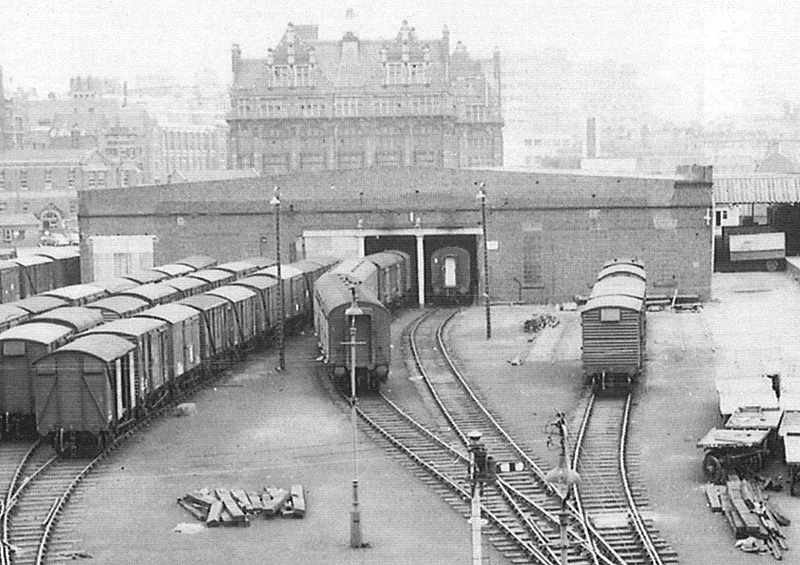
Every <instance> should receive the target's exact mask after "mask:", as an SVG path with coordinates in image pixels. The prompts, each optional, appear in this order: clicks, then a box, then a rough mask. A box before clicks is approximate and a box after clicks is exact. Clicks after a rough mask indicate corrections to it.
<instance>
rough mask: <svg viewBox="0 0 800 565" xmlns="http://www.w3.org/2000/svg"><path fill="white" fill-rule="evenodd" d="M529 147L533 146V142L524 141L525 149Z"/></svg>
mask: <svg viewBox="0 0 800 565" xmlns="http://www.w3.org/2000/svg"><path fill="white" fill-rule="evenodd" d="M531 145H533V140H532V139H526V140H525V147H530V146H531Z"/></svg>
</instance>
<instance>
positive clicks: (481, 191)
mask: <svg viewBox="0 0 800 565" xmlns="http://www.w3.org/2000/svg"><path fill="white" fill-rule="evenodd" d="M475 184H477V185H478V187H479V190H478V195H477V196H476V198H477V199H479V200H480V201H481V229H482V230H483V297H484V300H485V302H486V339H491V338H492V311H491V306H490V304H489V246H488V241H487V240H486V183H483V182H481V183H477V182H476V183H475Z"/></svg>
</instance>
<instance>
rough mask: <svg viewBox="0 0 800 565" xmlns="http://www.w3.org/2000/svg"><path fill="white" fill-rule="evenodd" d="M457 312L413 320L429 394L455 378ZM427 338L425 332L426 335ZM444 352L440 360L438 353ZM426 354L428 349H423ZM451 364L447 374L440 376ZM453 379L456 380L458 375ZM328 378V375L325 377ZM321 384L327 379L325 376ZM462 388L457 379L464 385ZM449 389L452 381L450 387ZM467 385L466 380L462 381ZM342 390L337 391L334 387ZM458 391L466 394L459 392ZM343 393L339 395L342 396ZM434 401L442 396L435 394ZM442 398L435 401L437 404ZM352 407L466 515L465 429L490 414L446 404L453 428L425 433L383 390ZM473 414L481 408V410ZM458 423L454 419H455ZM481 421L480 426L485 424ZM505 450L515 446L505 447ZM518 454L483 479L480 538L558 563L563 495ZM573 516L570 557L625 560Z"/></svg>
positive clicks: (534, 559) (608, 564)
mask: <svg viewBox="0 0 800 565" xmlns="http://www.w3.org/2000/svg"><path fill="white" fill-rule="evenodd" d="M455 313H456V311H453V310H450V311H446V312H445V313H442V312H441V311H434V312H430V311H429V312H427V313H426V314H424V315H423V316H421V317H420V318H418V319H417V320H416V322H415V323H413V328H412V329H411V331H410V332H409V333H410V335H411V339H410V342H411V344H412V349H413V350H414V351H415V358H418V359H419V360H420V364H419V368H420V373H421V375H422V377H423V378H425V379H427V380H426V382H427V383H428V386H429V390H430V391H431V395H432V397H433V398H434V399H435V398H436V397H437V396H439V397H441V395H438V393H437V387H439V386H441V385H443V384H444V385H447V384H450V385H453V383H452V382H450V383H448V382H447V381H448V380H449V381H453V378H454V374H455V375H458V377H459V378H460V375H459V374H458V372H457V369H456V368H455V366H454V365H453V364H452V360H450V359H449V358H448V356H447V352H446V349H445V348H444V344H443V341H442V340H441V330H442V328H443V327H444V325H445V324H446V322H447V321H449V319H450V318H451V317H452V316H453V315H454V314H455ZM421 326H422V327H423V329H424V328H426V327H427V328H428V330H425V331H426V333H428V334H430V331H429V329H430V328H431V327H433V332H432V334H433V335H434V336H435V337H436V341H435V342H433V343H431V342H428V343H427V345H426V348H425V349H423V348H421V347H420V346H419V344H418V340H419V337H418V335H417V332H418V331H419V329H420V327H421ZM428 338H430V335H429V336H428ZM423 351H438V352H439V353H438V354H437V355H432V356H431V359H430V360H431V361H434V360H436V359H437V358H438V360H439V364H438V365H436V363H434V365H436V366H437V367H438V369H437V368H431V367H430V366H429V362H426V361H424V360H423V359H422V356H421V355H420V354H421V353H422V352H423ZM443 355H444V356H445V357H444V359H445V362H443V363H442V362H441V361H442V356H443ZM425 356H427V353H425ZM448 371H450V372H451V374H450V377H446V374H447V372H448ZM456 380H458V379H456ZM326 382H327V381H326ZM327 386H330V384H329V383H328V385H327ZM463 387H466V383H463V385H462V388H463ZM451 388H456V387H455V386H451ZM465 390H468V387H466V388H465ZM340 392H341V391H340ZM462 394H464V393H462ZM343 396H344V395H343ZM469 396H471V399H470V400H468V401H467V400H466V399H465V398H464V397H463V396H462V397H461V398H458V399H456V398H455V396H453V395H452V394H451V398H450V399H449V401H454V400H456V401H457V402H458V403H461V404H465V405H469V404H480V402H479V401H478V400H477V399H476V398H474V394H473V393H471V391H469ZM437 402H441V398H439V400H438V401H437ZM443 405H444V406H445V407H446V405H447V402H445V403H444V404H441V403H440V406H443ZM357 412H358V414H359V417H360V418H361V419H362V420H363V421H365V422H366V423H367V424H368V425H369V429H368V433H369V434H370V435H371V436H372V437H373V438H377V439H378V442H379V443H382V444H383V445H384V446H386V447H387V448H389V450H390V451H392V452H393V453H397V452H398V451H399V452H400V453H402V454H403V455H404V456H405V461H406V462H409V463H411V465H410V468H411V469H412V470H413V472H414V473H415V474H416V475H417V476H418V477H419V478H420V479H421V480H422V481H423V482H425V483H426V484H428V485H430V486H431V487H432V488H433V489H434V490H435V491H436V492H437V493H439V495H440V496H441V497H442V498H443V499H444V500H445V501H447V502H448V503H449V504H450V505H451V506H452V507H454V509H456V510H457V511H459V512H460V513H462V514H463V515H465V516H468V515H469V500H470V484H469V478H468V463H469V459H468V452H467V449H466V447H465V446H466V442H467V440H466V437H465V436H466V434H467V433H468V432H469V431H470V430H472V429H474V428H478V429H481V428H484V424H486V421H487V418H488V420H489V421H494V419H493V418H492V416H491V415H490V414H488V412H486V411H483V412H482V414H483V416H481V417H480V420H479V421H476V417H472V418H465V417H463V414H460V415H456V416H454V415H453V414H452V411H448V410H447V409H445V410H444V414H445V417H446V418H447V419H448V421H450V422H451V429H450V430H446V431H444V433H442V432H439V433H438V434H437V433H433V432H430V431H429V430H428V429H426V427H425V426H424V425H423V424H421V423H419V422H418V421H417V420H416V419H415V418H414V417H413V416H411V415H409V414H407V413H406V412H404V411H403V409H402V408H400V407H399V406H397V405H396V404H394V403H392V402H391V401H390V400H389V399H387V398H385V397H384V396H383V395H378V396H364V397H361V398H359V400H358V406H357ZM477 413H481V411H480V410H478V411H477ZM456 422H458V423H456ZM494 422H495V423H494V424H492V425H493V426H494V429H495V430H496V431H495V434H496V435H497V436H499V437H502V438H507V439H505V440H504V441H506V442H508V443H511V444H513V445H517V444H516V443H515V442H514V441H513V440H512V439H511V438H510V437H509V436H508V434H507V433H506V432H504V431H503V430H502V428H501V427H500V426H499V424H497V423H496V421H494ZM488 429H489V428H488V427H486V428H484V429H482V430H481V431H484V430H488ZM502 441H503V440H501V439H498V437H495V438H493V441H492V442H491V445H493V446H495V447H497V448H498V449H499V448H500V447H501V442H502ZM504 449H506V450H507V451H509V452H511V451H514V448H509V447H507V446H504ZM516 450H517V451H518V452H519V455H520V458H521V459H523V460H524V461H525V464H526V469H525V471H516V472H512V473H505V474H503V476H502V477H500V478H499V479H498V480H497V481H496V482H495V483H494V484H489V485H485V487H484V490H483V504H482V515H483V517H484V518H486V519H487V522H488V526H487V527H486V529H485V533H486V537H487V538H488V539H489V540H490V541H491V543H492V544H493V545H494V546H495V547H496V548H497V549H498V550H499V551H500V552H501V553H503V554H504V555H505V556H506V557H508V558H509V559H510V560H511V561H512V562H513V563H540V564H556V563H559V562H560V560H559V553H558V551H559V550H558V546H559V542H560V539H559V516H558V510H559V508H560V504H561V498H560V497H559V496H558V495H557V493H556V491H555V489H553V488H552V487H551V486H550V485H549V484H548V483H547V482H546V481H545V479H544V474H543V472H542V471H541V470H540V469H539V468H538V467H537V466H536V464H535V462H533V461H532V460H531V459H530V458H529V457H528V456H527V455H525V454H524V451H523V450H522V449H521V448H519V447H518V446H517V447H516ZM570 513H571V515H572V516H573V517H572V519H571V521H570V523H569V524H568V526H567V528H566V531H567V536H568V540H569V542H570V544H571V547H570V550H569V561H570V563H591V564H593V565H600V564H602V565H623V564H624V563H625V561H624V560H623V559H622V557H620V556H619V555H618V554H616V552H615V550H614V549H613V547H611V546H610V545H609V544H607V543H606V542H605V540H603V539H602V538H601V537H600V536H599V534H598V532H597V531H596V530H595V529H594V527H593V526H592V525H591V524H589V523H588V522H586V521H585V520H582V519H581V518H580V517H576V516H577V512H576V511H575V509H574V508H570Z"/></svg>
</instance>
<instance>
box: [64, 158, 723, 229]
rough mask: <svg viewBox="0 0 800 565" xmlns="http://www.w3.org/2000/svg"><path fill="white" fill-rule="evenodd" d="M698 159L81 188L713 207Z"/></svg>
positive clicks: (339, 202)
mask: <svg viewBox="0 0 800 565" xmlns="http://www.w3.org/2000/svg"><path fill="white" fill-rule="evenodd" d="M701 169H703V168H701V167H697V168H696V170H695V169H693V170H692V172H694V173H696V175H697V177H692V176H691V175H690V174H687V175H686V176H682V177H681V178H667V177H663V178H662V177H659V178H655V177H634V176H608V175H587V174H579V173H577V172H569V173H565V172H558V173H552V172H533V171H508V170H494V169H424V168H411V167H409V168H380V167H375V168H370V169H362V170H338V171H320V172H304V173H298V172H295V173H293V174H290V175H277V176H265V177H263V178H261V179H238V180H232V181H221V182H198V183H179V184H170V185H160V186H146V187H130V188H125V189H117V190H113V191H109V190H87V191H81V192H80V193H79V199H80V201H81V210H82V211H83V216H84V217H86V218H91V217H93V216H94V217H114V216H151V215H162V216H170V215H182V216H183V215H185V216H204V215H221V214H270V213H273V212H274V206H271V205H270V203H269V202H270V198H271V197H272V193H273V191H272V188H273V187H274V186H280V188H281V202H282V208H281V209H282V210H283V211H286V212H287V213H292V212H314V211H324V212H327V213H336V212H340V211H362V210H363V211H370V212H378V213H380V212H391V211H394V210H398V209H399V210H406V209H408V208H409V207H414V208H415V209H416V210H420V211H423V212H424V211H425V210H446V211H458V210H474V209H476V208H477V207H478V201H477V199H476V195H477V193H478V187H477V185H476V183H478V182H483V183H485V186H486V192H487V195H488V199H487V204H488V205H489V206H490V207H491V208H492V209H503V208H523V209H524V208H538V209H554V208H555V209H558V208H593V209H594V208H617V207H637V208H641V207H677V206H690V207H710V206H711V190H710V186H711V184H710V178H708V175H706V176H703V174H702V171H701Z"/></svg>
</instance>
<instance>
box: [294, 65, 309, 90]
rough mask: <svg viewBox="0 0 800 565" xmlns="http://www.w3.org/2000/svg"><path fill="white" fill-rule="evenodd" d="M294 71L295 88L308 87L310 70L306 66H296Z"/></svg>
mask: <svg viewBox="0 0 800 565" xmlns="http://www.w3.org/2000/svg"><path fill="white" fill-rule="evenodd" d="M294 70H295V78H296V81H297V82H296V84H297V86H308V85H310V84H311V68H310V67H309V66H308V65H300V66H297V67H295V69H294Z"/></svg>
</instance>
